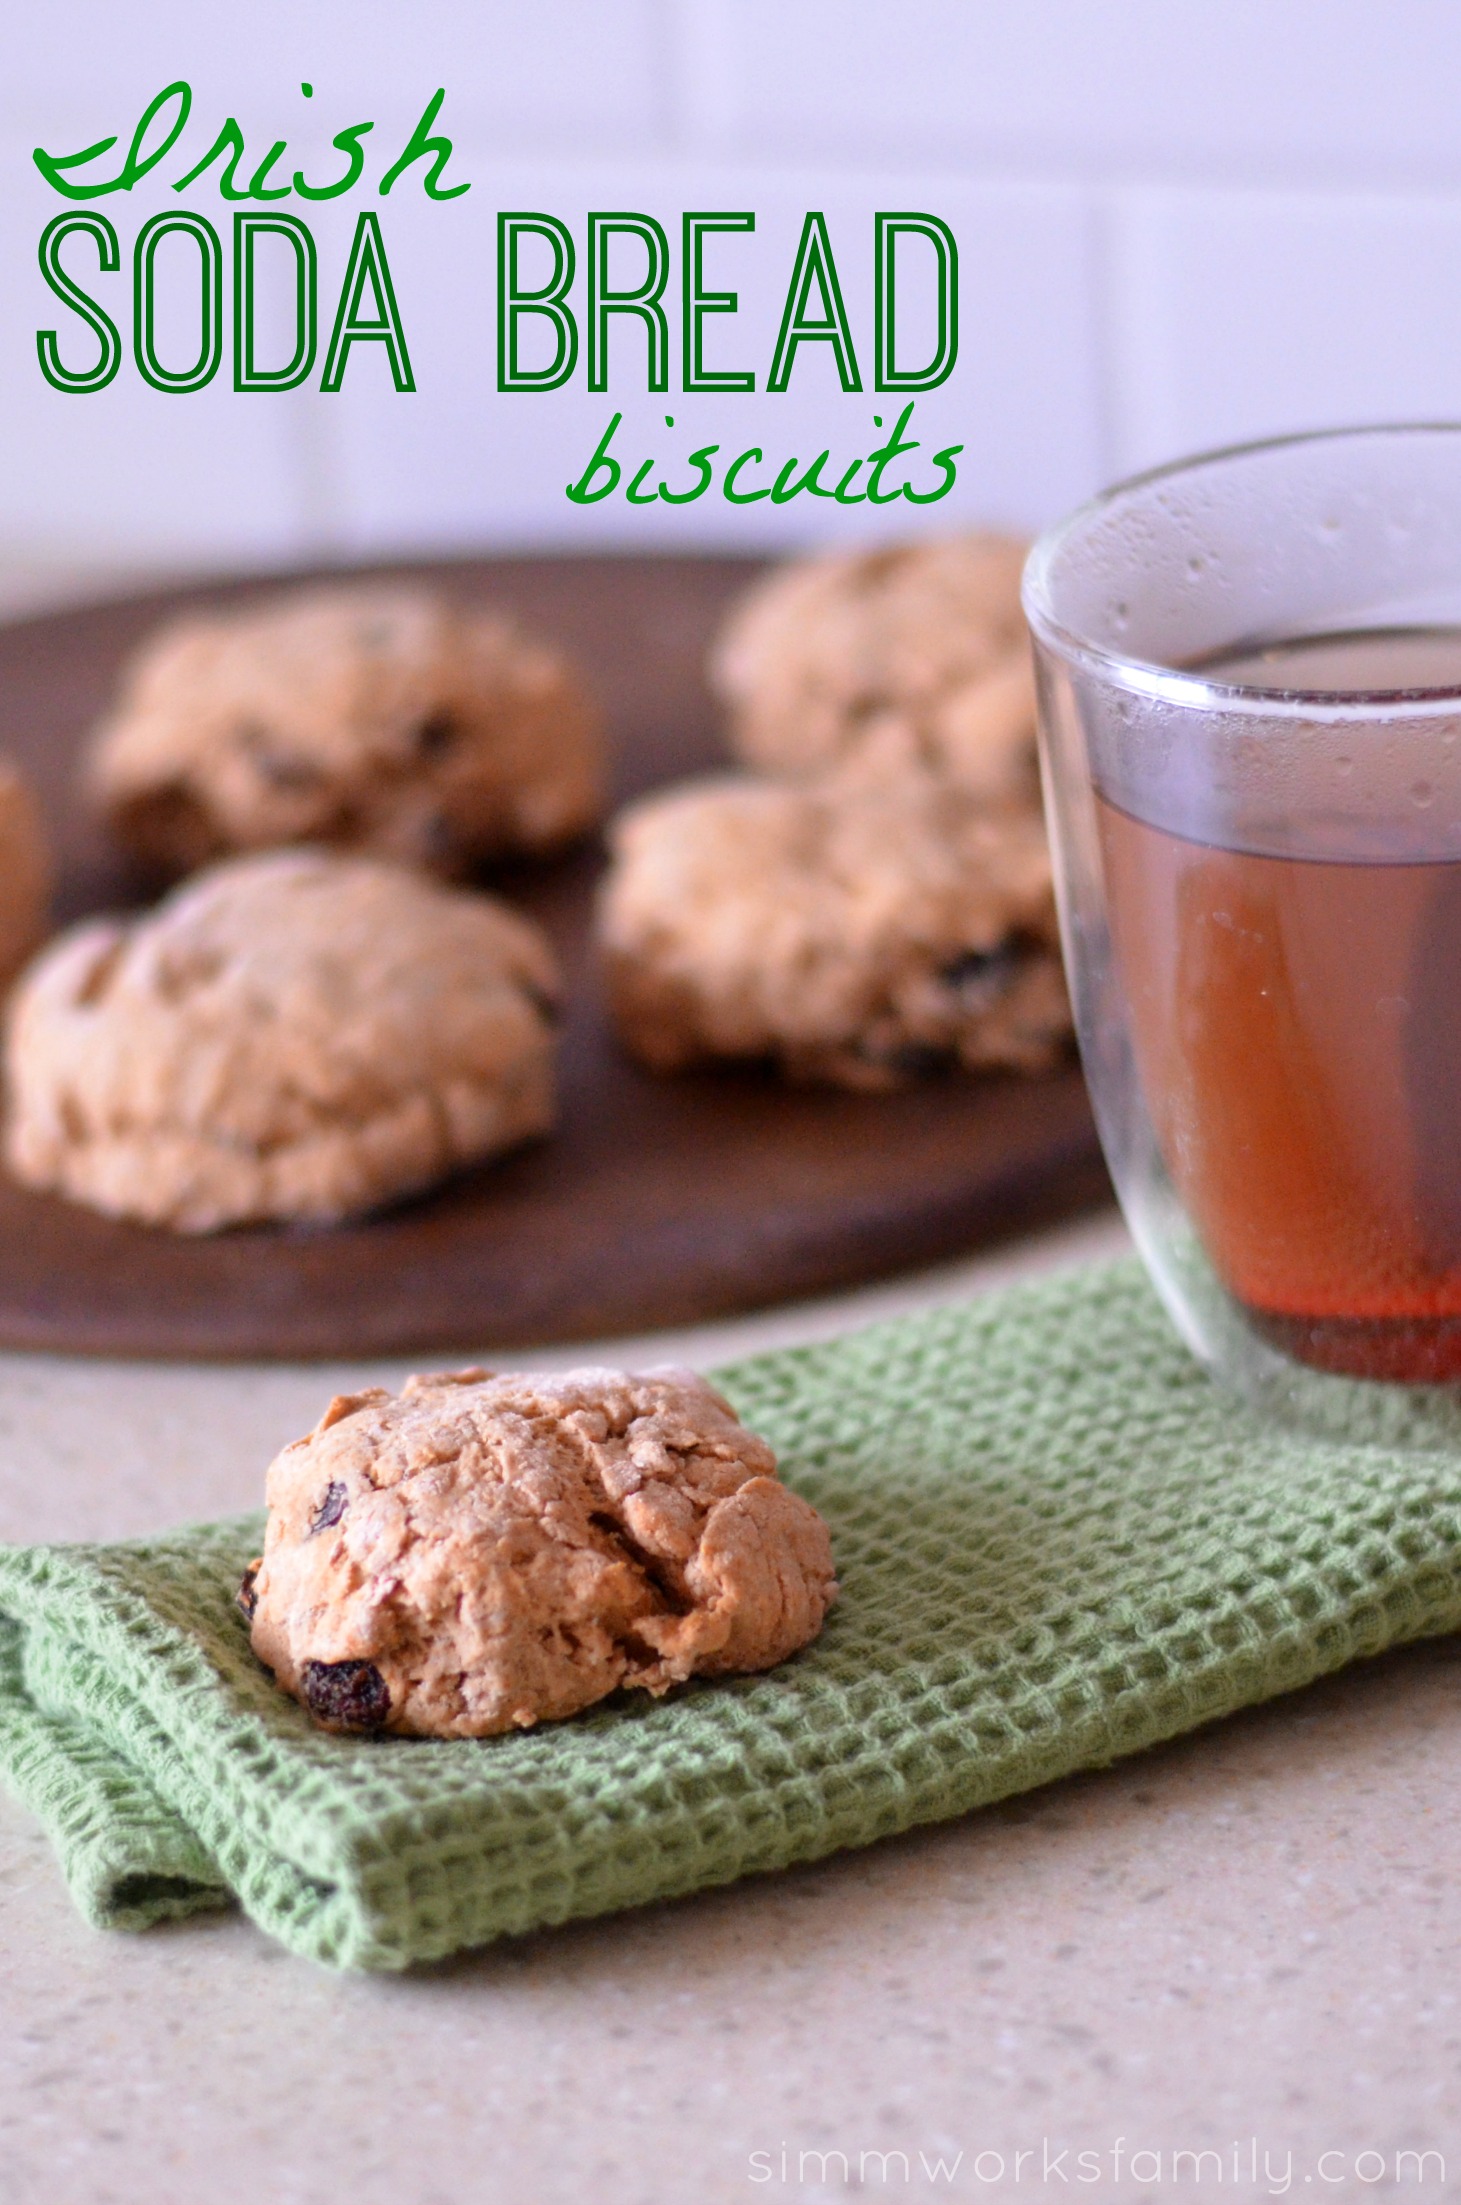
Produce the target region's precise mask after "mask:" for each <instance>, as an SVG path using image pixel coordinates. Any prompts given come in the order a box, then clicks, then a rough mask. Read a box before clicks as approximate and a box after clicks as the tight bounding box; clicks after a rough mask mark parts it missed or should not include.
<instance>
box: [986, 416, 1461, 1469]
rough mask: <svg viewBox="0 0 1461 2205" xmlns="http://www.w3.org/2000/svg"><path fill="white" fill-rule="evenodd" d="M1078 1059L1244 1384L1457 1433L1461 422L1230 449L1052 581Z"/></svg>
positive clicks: (1040, 647) (1070, 533)
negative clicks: (1079, 1051) (1080, 1054)
mask: <svg viewBox="0 0 1461 2205" xmlns="http://www.w3.org/2000/svg"><path fill="white" fill-rule="evenodd" d="M1025 610H1026V613H1027V615H1028V618H1029V621H1030V625H1031V628H1032V630H1033V632H1034V637H1035V652H1036V661H1037V671H1038V679H1039V689H1040V719H1041V749H1042V763H1043V770H1044V775H1045V790H1046V806H1047V811H1048V814H1049V818H1050V828H1051V836H1052V842H1053V847H1054V852H1055V864H1056V875H1057V887H1058V892H1059V896H1060V903H1061V922H1062V927H1063V930H1064V940H1065V953H1066V964H1067V969H1068V972H1069V976H1070V981H1071V988H1072V993H1073V996H1074V1001H1075V1010H1076V1023H1077V1029H1078V1032H1079V1037H1080V1046H1081V1053H1082V1057H1083V1060H1084V1063H1085V1069H1086V1075H1087V1079H1088V1083H1089V1086H1090V1090H1091V1096H1092V1101H1093V1104H1094V1107H1095V1111H1096V1116H1097V1119H1098V1122H1099V1125H1100V1130H1101V1137H1102V1141H1103V1144H1104V1147H1105V1151H1106V1157H1107V1161H1108V1163H1109V1165H1110V1168H1111V1173H1112V1177H1113V1178H1114V1180H1115V1183H1116V1189H1117V1193H1118V1195H1119V1197H1120V1200H1121V1204H1122V1208H1123V1209H1124V1211H1125V1213H1126V1217H1127V1220H1128V1222H1129V1224H1130V1226H1131V1230H1132V1233H1133V1235H1134V1237H1135V1239H1136V1242H1137V1245H1138V1246H1139V1248H1140V1249H1141V1252H1142V1255H1143V1257H1144V1258H1145V1261H1146V1264H1147V1266H1148V1269H1149V1270H1150V1272H1151V1275H1152V1278H1153V1280H1154V1282H1155V1284H1156V1286H1157V1288H1158V1290H1159V1292H1160V1293H1161V1295H1162V1297H1163V1299H1164V1300H1165V1302H1166V1304H1167V1306H1168V1308H1169V1309H1170V1311H1171V1313H1172V1315H1173V1317H1174V1318H1175V1320H1176V1322H1177V1325H1178V1327H1179V1328H1180V1330H1181V1332H1182V1333H1183V1335H1184V1337H1185V1338H1186V1340H1187V1341H1188V1343H1189V1344H1190V1345H1191V1347H1192V1348H1193V1349H1194V1350H1195V1351H1196V1353H1197V1354H1198V1355H1199V1356H1200V1357H1202V1359H1203V1360H1204V1361H1205V1362H1206V1363H1207V1364H1208V1365H1209V1366H1210V1368H1211V1369H1212V1370H1213V1372H1214V1373H1215V1374H1216V1375H1217V1376H1218V1377H1220V1378H1222V1379H1226V1380H1227V1381H1229V1382H1230V1383H1232V1384H1233V1385H1235V1386H1236V1387H1238V1388H1239V1389H1240V1390H1241V1391H1242V1392H1244V1393H1245V1394H1246V1395H1248V1396H1249V1398H1250V1399H1253V1400H1256V1401H1258V1402H1259V1403H1261V1404H1263V1405H1266V1406H1267V1407H1269V1408H1270V1409H1273V1410H1275V1411H1277V1412H1278V1413H1279V1414H1281V1415H1283V1416H1284V1417H1285V1418H1286V1419H1291V1420H1297V1421H1299V1422H1301V1423H1304V1424H1309V1425H1313V1426H1317V1427H1321V1428H1324V1429H1327V1430H1330V1431H1338V1432H1341V1433H1343V1434H1346V1435H1349V1436H1355V1437H1365V1436H1372V1437H1389V1438H1392V1439H1398V1440H1402V1441H1403V1440H1406V1439H1411V1440H1414V1441H1416V1442H1418V1443H1420V1444H1431V1443H1434V1442H1436V1441H1437V1440H1441V1441H1442V1442H1444V1443H1445V1444H1448V1445H1450V1444H1454V1443H1455V1441H1456V1440H1457V1439H1458V1438H1461V426H1439V427H1431V426H1416V427H1401V428H1380V429H1355V430H1345V431H1340V432H1335V433H1333V434H1323V435H1317V436H1306V437H1293V438H1286V439H1283V440H1281V441H1276V442H1272V443H1267V444H1256V445H1250V446H1246V447H1244V448H1241V449H1235V450H1231V451H1225V452H1217V453H1213V454H1211V455H1209V456H1207V457H1204V458H1200V459H1194V460H1191V461H1188V462H1185V463H1183V464H1181V465H1179V466H1175V467H1168V468H1164V469H1162V470H1160V471H1159V472H1157V473H1154V474H1150V475H1145V476H1143V477H1141V478H1140V479H1139V480H1136V481H1133V482H1129V483H1125V484H1122V485H1120V486H1119V487H1118V488H1116V489H1115V490H1112V491H1110V492H1108V493H1107V494H1106V495H1105V496H1104V497H1101V498H1099V499H1097V500H1096V501H1095V502H1094V503H1093V504H1091V505H1088V506H1086V507H1084V508H1083V509H1082V510H1081V511H1080V512H1078V513H1076V514H1075V515H1073V516H1072V517H1071V518H1070V519H1069V520H1067V521H1065V522H1064V523H1063V524H1061V525H1060V526H1059V527H1057V528H1055V529H1053V530H1052V531H1051V532H1050V533H1049V534H1047V535H1046V536H1045V537H1044V538H1043V539H1042V540H1041V541H1040V543H1038V544H1037V545H1036V547H1035V549H1034V551H1033V553H1032V554H1031V557H1030V561H1029V565H1028V567H1027V569H1026V576H1025Z"/></svg>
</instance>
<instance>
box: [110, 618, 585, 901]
mask: <svg viewBox="0 0 1461 2205" xmlns="http://www.w3.org/2000/svg"><path fill="white" fill-rule="evenodd" d="M602 749H603V745H602V733H601V728H600V723H599V716H598V714H597V712H596V711H595V709H594V707H593V706H592V705H591V703H590V702H589V700H588V697H587V696H586V694H585V692H584V690H583V688H582V686H581V684H580V683H579V681H578V680H577V678H576V676H575V675H574V674H573V673H572V671H571V670H570V669H569V667H568V666H567V664H566V663H565V662H564V660H563V659H562V658H561V657H560V656H559V654H558V653H556V652H555V651H552V650H550V649H549V648H547V647H546V646H545V645H543V644H541V643H538V642H536V641H534V640H532V639H530V638H529V637H527V636H525V635H524V634H523V633H522V632H521V631H520V630H519V629H518V628H517V627H516V626H515V625H514V624H513V623H512V622H511V621H509V620H507V619H505V618H504V617H502V616H501V615H498V614H493V613H469V612H464V611H461V610H459V609H457V608H454V607H452V606H450V605H449V604H447V603H446V602H445V601H444V600H443V599H440V598H438V597H437V596H436V595H434V594H433V593H432V592H430V591H426V590H421V589H406V588H392V587H389V586H386V585H381V584H361V585H356V586H353V587H345V586H335V587H330V588H313V589H307V590H297V591H294V592H292V593H290V594H288V595H284V596H281V597H278V598H276V599H273V600H271V601H269V602H267V603H265V604H263V605H260V606H252V607H248V608H246V609H245V610H243V611H238V612H228V613H215V614H193V615H190V616H188V617H186V618H184V619H182V620H178V621H174V622H172V623H171V624H170V625H168V626H167V627H165V628H163V629H161V630H160V631H159V632H158V633H157V634H156V635H155V636H154V637H152V639H151V640H150V641H149V642H148V643H146V644H145V645H144V646H143V648H142V649H141V651H140V652H139V653H138V654H137V656H136V658H135V659H134V660H133V662H132V665H131V667H130V668H129V669H128V671H127V674H126V676H125V678H124V683H123V688H122V693H121V696H120V698H119V700H118V703H117V705H116V707H115V709H114V710H113V712H112V713H111V715H110V716H109V717H108V719H107V720H106V721H105V722H104V723H103V724H102V725H101V726H100V727H99V728H98V730H97V732H96V734H95V736H94V738H93V741H92V747H91V751H90V754H89V757H88V760H87V766H86V775H87V785H88V788H89V791H90V794H91V797H92V799H93V801H94V802H95V804H96V805H97V806H98V807H99V809H100V810H101V811H102V813H103V814H104V815H105V816H106V818H107V819H108V820H109V822H110V823H111V825H112V827H113V828H114V829H115V831H116V832H117V834H118V835H119V836H120V837H121V838H122V839H123V840H124V841H125V842H126V843H127V844H128V846H129V847H130V848H131V849H132V850H133V851H134V853H135V854H136V855H137V856H139V857H140V858H142V859H143V860H144V861H145V862H147V863H148V864H151V865H154V866H158V867H161V868H163V869H165V870H166V871H168V872H170V873H178V872H186V871H188V870H190V869H191V868H193V867H195V866H198V865H202V864H205V863H207V862H208V861H209V860H210V859H212V858H215V857H220V856H223V855H225V854H226V853H227V852H229V851H234V850H255V849H265V848H269V847H274V846H277V845H279V844H283V843H295V842H313V843H329V844H332V845H335V846H336V847H340V848H346V849H358V850H369V851H373V852H376V853H378V854H379V855H382V856H386V857H393V858H397V859H399V860H400V861H401V862H403V863H407V864H413V865H420V866H423V867H425V868H426V869H427V870H429V871H432V872H438V873H442V874H445V875H447V876H453V875H459V874H461V873H464V872H466V871H469V870H470V869H471V868H472V867H473V866H474V865H476V864H478V863H479V862H480V861H482V860H484V859H487V858H491V857H495V856H499V855H502V854H505V853H509V852H515V851H526V852H530V853H531V852H538V851H545V850H550V849H554V848H557V847H558V846H560V845H561V844H563V843H564V842H567V841H569V840H571V839H572V838H573V837H574V836H575V835H578V834H580V833H582V832H583V830H584V829H585V828H586V827H588V826H590V825H591V824H592V823H593V821H594V820H595V819H596V818H597V817H598V814H599V811H600V808H601V801H602V790H601V781H602V764H603V761H602Z"/></svg>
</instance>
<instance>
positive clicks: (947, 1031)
mask: <svg viewBox="0 0 1461 2205" xmlns="http://www.w3.org/2000/svg"><path fill="white" fill-rule="evenodd" d="M611 846H612V850H613V858H614V862H613V865H612V867H611V869H610V872H609V874H608V877H607V879H606V881H605V883H604V886H603V889H602V891H601V899H600V904H599V920H598V924H599V937H600V943H601V948H602V953H603V957H604V963H605V967H606V971H607V978H608V986H609V995H610V1001H611V1005H612V1008H613V1012H614V1018H615V1023H616V1025H617V1027H618V1030H619V1033H620V1035H621V1037H622V1039H623V1040H624V1041H625V1042H626V1044H627V1045H628V1047H629V1048H630V1049H631V1050H632V1051H633V1052H634V1053H635V1055H637V1056H639V1057H640V1058H642V1059H643V1060H644V1061H645V1062H646V1063H647V1064H649V1065H651V1066H652V1067H653V1068H654V1069H655V1070H658V1071H674V1070H677V1069H679V1068H680V1067H681V1066H683V1065H687V1064H692V1063H694V1062H696V1061H697V1060H699V1059H704V1058H713V1057H771V1058H774V1059H776V1060H778V1061H779V1063H780V1064H781V1066H782V1067H783V1069H784V1070H786V1071H787V1072H788V1073H790V1074H791V1075H792V1076H793V1077H794V1078H799V1079H810V1080H826V1081H832V1082H835V1083H837V1084H840V1085H843V1086H849V1087H862V1088H878V1087H889V1086H893V1085H896V1084H897V1083H898V1082H900V1081H902V1080H905V1079H907V1078H909V1077H911V1076H913V1075H915V1074H917V1073H919V1072H923V1071H928V1070H932V1069H934V1068H935V1067H937V1066H938V1065H939V1064H940V1063H949V1062H954V1061H957V1062H960V1063H962V1064H964V1065H965V1066H967V1067H968V1068H969V1069H971V1070H975V1069H982V1068H996V1067H1003V1068H1006V1069H1009V1070H1013V1071H1022V1072H1040V1071H1045V1070H1048V1069H1049V1068H1050V1067H1051V1066H1053V1065H1054V1064H1056V1063H1057V1062H1058V1061H1059V1060H1060V1058H1061V1056H1062V1055H1063V1053H1064V1051H1065V1049H1066V1047H1067V1044H1068V1040H1069V1035H1070V1007H1069V1003H1068V1001H1067V997H1066V992H1065V983H1064V978H1063V974H1062V970H1061V963H1060V954H1059V947H1058V938H1057V933H1056V923H1055V903H1054V893H1053V889H1052V886H1051V876H1050V857H1049V852H1048V850H1047V848H1046V843H1045V835H1044V830H1043V827H1042V825H1041V822H1040V819H1039V817H1038V815H1036V814H1033V813H1030V812H1028V811H1026V810H1024V809H1023V808H1022V807H1015V808H1013V809H1010V808H1002V809H996V808H994V807H991V806H988V805H985V804H981V803H979V802H977V801H976V800H974V799H973V798H971V797H969V796H967V795H966V794H964V793H963V792H962V791H960V790H958V789H955V788H952V787H950V786H949V785H948V784H947V783H946V782H944V781H942V780H937V779H935V778H934V777H933V776H932V775H929V774H927V773H920V772H913V773H910V774H907V775H903V776H899V777H898V778H897V779H895V780H893V781H890V782H888V783H886V784H884V785H881V786H878V787H873V786H871V785H870V784H869V783H868V782H867V781H866V779H865V778H863V777H860V776H852V777H847V776H829V777H827V778H825V779H823V780H822V781H820V782H817V783H815V784H807V785H792V784H788V783H786V782H775V781H765V780H759V779H757V778H755V777H753V776H750V775H742V776H738V777H732V776H725V777H722V778H720V779H715V780H705V781H700V782H690V783H686V784H684V785H682V786H681V787H679V788H676V789H671V790H667V791H664V792H661V793H656V794H653V795H650V796H647V797H643V798H641V799H640V800H639V801H638V802H637V803H635V804H632V805H630V806H629V807H628V808H627V809H626V810H625V811H624V812H622V813H621V814H620V816H619V818H618V819H617V820H616V822H615V824H614V829H613V834H612V838H611Z"/></svg>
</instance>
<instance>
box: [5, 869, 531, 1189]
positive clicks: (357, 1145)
mask: <svg viewBox="0 0 1461 2205" xmlns="http://www.w3.org/2000/svg"><path fill="white" fill-rule="evenodd" d="M556 991H557V974H556V969H555V966H554V961H553V957H552V953H551V951H550V950H549V948H548V946H547V943H546V941H545V940H544V938H543V937H542V935H541V934H540V932H539V930H538V929H537V928H536V927H534V926H533V925H532V924H531V923H530V922H529V921H527V920H525V919H522V918H519V917H518V916H517V915H516V914H514V913H512V912H509V911H508V910H507V909H506V908H505V907H504V906H502V905H501V904H498V903H496V902H495V901H494V900H493V899H491V898H489V897H486V896H480V895H474V894H471V893H468V892H467V891H465V890H460V889H453V888H447V887H444V886H442V885H441V884H439V883H437V882H435V881H430V880H427V879H426V878H424V877H423V876H422V875H420V874H418V873H413V872H410V871H408V870H406V869H405V868H403V867H400V866H394V865H387V864H383V863H382V862H380V861H379V860H376V859H370V858H346V857H338V856H334V855H330V854H327V853H323V852H318V851H304V850H300V851H274V852H269V853H266V854H264V855H262V856H258V857H251V858H236V859H234V860H232V861H230V862H229V863H227V864H224V865H219V866H216V867H213V868H212V869H211V870H209V871H208V872H205V873H202V874H199V875H197V876H196V877H195V878H194V879H192V880H191V881H188V882H186V883H185V884H184V885H183V886H182V887H181V888H179V889H176V890H175V891H174V892H173V894H172V895H171V896H169V897H168V898H167V899H166V900H165V901H164V902H163V903H162V904H161V905H159V906H158V908H157V909H156V910H155V911H152V912H150V913H147V914H145V915H143V916H142V917H139V918H136V919H130V920H124V919H98V920H91V921H88V922H87V923H85V924H83V925H81V926H79V927H75V928H73V929H71V931H70V932H69V933H67V934H65V935H63V936H62V937H61V938H60V939H59V940H58V941H57V942H55V943H54V944H53V945H52V946H51V947H50V948H49V949H48V950H47V951H46V952H45V953H44V954H43V955H42V956H41V957H40V958H39V959H37V960H36V962H35V963H34V964H33V965H32V966H31V968H30V969H29V971H28V972H27V973H26V974H25V975H24V976H23V978H22V979H21V981H20V983H19V984H18V986H17V988H16V990H15V994H14V996H13V998H12V1002H11V1007H10V1015H9V1020H8V1028H7V1037H6V1075H7V1084H8V1089H9V1095H8V1103H9V1115H8V1123H7V1127H6V1156H7V1160H8V1162H9V1165H10V1168H11V1170H12V1171H13V1172H14V1173H15V1175H16V1177H17V1178H19V1179H21V1180H22V1181H23V1182H24V1183H25V1184H26V1185H28V1186H32V1187H38V1188H43V1189H49V1190H53V1191H55V1192H57V1193H60V1194H65V1195H68V1196H70V1197H71V1198H72V1199H73V1200H76V1201H79V1202H86V1203H89V1204H91V1205H92V1207H94V1208H96V1209H100V1210H104V1211H106V1212H108V1213H110V1214H111V1215H114V1216H126V1217H135V1218H140V1219H142V1220H143V1221H144V1222H146V1223H148V1224H154V1225H167V1226H170V1227H172V1228H173V1229H174V1230H175V1231H178V1232H210V1231H213V1230H215V1229H216V1228H217V1227H220V1226H224V1225H234V1224H242V1223H246V1222H254V1221H260V1220H266V1219H303V1220H311V1221H316V1222H330V1221H334V1220H337V1219H340V1218H343V1217H347V1216H352V1215H355V1214H357V1213H359V1212H363V1211H366V1210H370V1209H373V1208H376V1207H377V1206H378V1205H380V1204H381V1203H384V1202H388V1201H391V1200H394V1199H395V1198H397V1197H398V1196H401V1195H404V1194H407V1193H410V1192H413V1191H414V1190H416V1189H418V1188H422V1187H425V1186H428V1185H430V1184H431V1183H432V1181H434V1180H436V1179H439V1178H441V1177H443V1176H444V1175H445V1174H446V1173H448V1172H450V1171H453V1170H455V1169H457V1168H458V1167H459V1166H461V1165H463V1164H465V1163H468V1162H474V1161H476V1160H478V1159H480V1158H482V1157H485V1156H489V1155H492V1154H494V1153H496V1152H497V1151H498V1150H499V1149H503V1148H506V1147H508V1146H509V1145H511V1144H512V1143H514V1142H517V1141H521V1140H523V1139H525V1138H526V1137H527V1136H529V1135H531V1134H535V1133H540V1132H543V1131H545V1130H546V1129H547V1127H548V1125H549V1124H550V1122H551V1118H552V1086H553V1071H552V1055H553V1042H552V1033H551V1027H550V1014H551V1008H552V1003H553V999H554V997H555V995H556Z"/></svg>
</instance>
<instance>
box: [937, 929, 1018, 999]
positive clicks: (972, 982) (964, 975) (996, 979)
mask: <svg viewBox="0 0 1461 2205" xmlns="http://www.w3.org/2000/svg"><path fill="white" fill-rule="evenodd" d="M1018 957H1019V953H1018V951H1017V950H1016V949H1015V946H1014V944H1013V943H1012V942H1001V943H1000V945H999V947H998V948H997V949H966V950H965V952H964V954H963V955H962V957H954V958H951V959H950V961H949V963H948V964H946V965H940V967H939V978H940V980H942V981H943V983H944V985H945V986H946V987H950V988H958V989H959V990H960V991H961V992H962V991H965V990H967V991H968V992H969V993H971V994H978V995H983V994H985V993H986V992H987V993H989V994H991V995H993V994H995V993H997V992H998V990H999V989H1001V988H1003V987H1004V986H1005V985H1006V984H1007V983H1008V981H1009V979H1010V977H1011V975H1012V973H1013V972H1014V968H1015V965H1016V964H1017V962H1018Z"/></svg>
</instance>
